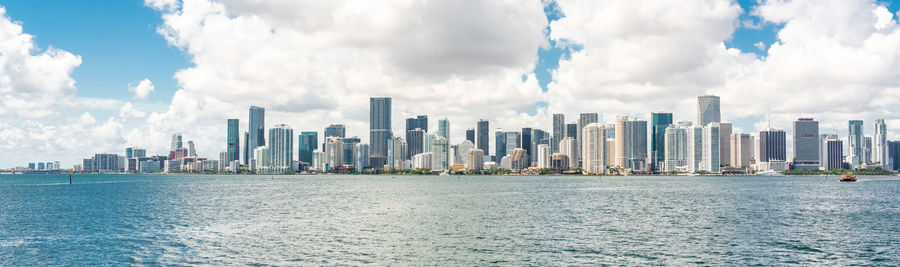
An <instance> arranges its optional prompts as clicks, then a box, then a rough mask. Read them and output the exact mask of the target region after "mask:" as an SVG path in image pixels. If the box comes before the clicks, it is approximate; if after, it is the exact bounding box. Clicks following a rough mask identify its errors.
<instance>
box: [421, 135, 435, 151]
mask: <svg viewBox="0 0 900 267" xmlns="http://www.w3.org/2000/svg"><path fill="white" fill-rule="evenodd" d="M435 138H437V135H434V134H433V133H425V139H424V141H422V143H423V145H422V151H424V152H431V149H432V148H434V147H433V146H432V145H434V139H435Z"/></svg>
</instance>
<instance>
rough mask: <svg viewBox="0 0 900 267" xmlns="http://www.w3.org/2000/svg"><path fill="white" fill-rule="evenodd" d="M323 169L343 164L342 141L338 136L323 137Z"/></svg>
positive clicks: (338, 166)
mask: <svg viewBox="0 0 900 267" xmlns="http://www.w3.org/2000/svg"><path fill="white" fill-rule="evenodd" d="M324 147H325V169H326V170H335V169H338V168H341V167H343V166H344V141H343V140H342V139H341V137H340V136H331V137H326V138H325V145H324Z"/></svg>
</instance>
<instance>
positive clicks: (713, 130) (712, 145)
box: [701, 122, 722, 173]
mask: <svg viewBox="0 0 900 267" xmlns="http://www.w3.org/2000/svg"><path fill="white" fill-rule="evenodd" d="M721 141H722V138H721V137H719V123H718V122H711V123H709V124H707V125H706V126H703V163H701V166H702V170H704V171H707V172H711V173H719V172H722V163H721V162H720V161H719V160H720V159H722V157H721V156H720V155H719V153H722V148H720V147H719V142H721Z"/></svg>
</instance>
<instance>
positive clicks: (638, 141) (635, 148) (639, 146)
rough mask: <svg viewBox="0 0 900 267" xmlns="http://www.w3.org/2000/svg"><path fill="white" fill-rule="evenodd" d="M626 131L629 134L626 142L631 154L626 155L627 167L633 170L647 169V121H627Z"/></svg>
mask: <svg viewBox="0 0 900 267" xmlns="http://www.w3.org/2000/svg"><path fill="white" fill-rule="evenodd" d="M628 128H629V129H628V133H629V134H631V136H630V137H629V138H627V140H628V142H629V143H628V144H629V145H630V146H631V148H630V149H629V150H630V151H631V155H630V156H629V157H628V162H627V164H626V165H627V167H628V168H629V169H631V170H633V171H647V159H648V156H649V155H648V152H647V151H649V150H648V149H647V121H645V120H633V121H629V122H628Z"/></svg>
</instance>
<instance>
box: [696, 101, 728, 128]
mask: <svg viewBox="0 0 900 267" xmlns="http://www.w3.org/2000/svg"><path fill="white" fill-rule="evenodd" d="M721 114H722V113H721V112H720V110H719V97H718V96H714V95H704V96H698V97H697V126H700V127H703V126H706V124H709V123H710V122H722V119H721V116H722V115H721Z"/></svg>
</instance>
